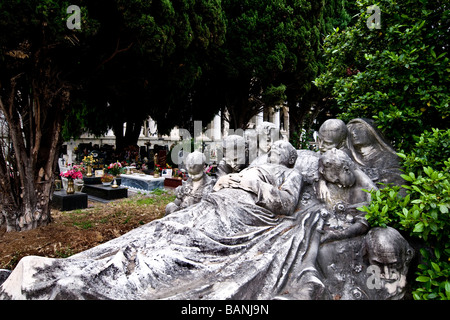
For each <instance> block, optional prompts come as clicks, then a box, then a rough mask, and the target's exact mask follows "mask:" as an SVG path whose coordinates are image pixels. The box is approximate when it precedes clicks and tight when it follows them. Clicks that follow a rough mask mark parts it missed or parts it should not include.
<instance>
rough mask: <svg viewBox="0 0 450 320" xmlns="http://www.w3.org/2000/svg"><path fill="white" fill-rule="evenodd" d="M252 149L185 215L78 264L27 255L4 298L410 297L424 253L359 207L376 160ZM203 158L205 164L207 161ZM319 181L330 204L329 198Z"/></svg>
mask: <svg viewBox="0 0 450 320" xmlns="http://www.w3.org/2000/svg"><path fill="white" fill-rule="evenodd" d="M355 122H357V121H355ZM355 122H353V123H355ZM363 126H365V125H364V124H363ZM364 128H365V127H364ZM349 129H350V132H352V126H349ZM366 130H367V128H366ZM351 134H353V133H351ZM229 138H230V137H229ZM230 140H232V141H233V142H232V144H231V145H232V146H233V150H237V149H235V146H237V145H240V146H241V148H244V149H245V140H244V138H242V137H239V136H237V137H231V138H230ZM376 140H377V139H376V138H375V140H371V141H372V143H377V142H376ZM347 141H348V142H349V143H350V142H351V143H355V146H353V145H351V146H349V150H350V151H351V154H352V152H359V153H361V154H362V155H367V154H368V151H369V150H372V149H370V148H369V149H368V148H367V147H369V146H368V145H367V144H366V145H364V148H363V147H362V146H363V145H362V144H359V143H360V141H357V139H356V136H355V137H352V138H351V140H350V139H348V140H347ZM227 146H228V145H227ZM336 146H337V145H336ZM359 146H361V148H360V147H359ZM377 150H379V149H377ZM242 151H243V150H241V152H240V153H239V152H237V153H233V156H232V157H230V154H229V153H228V149H227V150H226V152H225V156H226V157H225V158H226V159H227V161H224V162H223V163H224V164H226V165H227V166H228V167H224V168H226V169H227V170H229V171H228V172H226V171H224V170H222V172H221V174H220V175H219V176H218V179H217V182H215V184H214V187H213V189H212V191H211V192H209V193H208V192H206V193H205V192H203V193H202V196H201V197H195V196H194V198H195V200H192V201H190V200H189V201H188V202H189V203H188V204H187V205H186V207H182V208H181V207H180V206H179V207H180V208H176V209H177V210H173V211H171V212H170V214H168V215H166V216H164V217H163V218H161V219H158V220H154V221H152V222H150V223H148V224H145V225H143V226H141V227H139V228H136V229H134V230H132V231H130V232H128V233H127V234H125V235H123V236H121V237H118V238H116V239H113V240H111V241H108V242H106V243H103V244H101V245H99V246H97V247H94V248H91V249H89V250H86V251H84V252H81V253H78V254H75V255H73V256H71V257H69V258H65V259H52V258H44V257H36V256H30V257H25V258H23V259H22V260H21V261H20V262H19V263H18V265H17V267H16V268H15V269H14V270H13V271H12V272H11V274H10V275H9V276H8V273H5V274H6V276H7V279H6V280H5V281H4V282H3V284H1V285H0V298H1V299H195V300H197V299H207V300H210V299H350V300H360V299H401V298H402V297H403V296H404V293H405V287H406V275H407V273H408V269H409V264H410V262H411V259H412V257H413V255H414V250H413V249H412V247H411V246H410V245H409V244H408V242H407V241H406V240H405V239H404V238H403V237H402V236H401V235H400V233H399V232H398V231H397V230H395V229H392V228H372V229H371V228H370V226H369V225H368V224H367V221H366V220H365V218H364V215H362V214H361V212H360V211H359V210H357V207H358V206H361V205H364V204H368V203H369V201H370V194H369V193H366V192H364V191H362V189H367V190H370V189H376V188H377V186H376V185H375V183H374V181H373V180H372V179H371V178H372V177H370V176H369V175H368V174H366V173H365V171H364V170H363V168H362V167H361V166H363V165H364V164H365V162H364V161H363V160H367V159H366V157H364V158H361V159H360V160H361V163H360V164H358V163H357V162H356V161H355V160H354V159H352V158H351V157H350V156H349V155H348V154H347V153H346V152H345V151H343V150H342V149H341V150H340V149H338V148H336V147H334V148H327V150H325V149H324V150H323V151H324V152H323V153H318V152H317V153H316V152H313V151H310V150H295V148H294V147H293V146H292V145H291V144H290V143H289V142H286V141H281V140H280V141H276V142H273V143H272V146H271V148H270V150H269V151H268V153H267V158H266V161H265V162H262V163H259V164H257V165H254V166H249V167H245V165H246V163H245V161H244V163H242V154H244V159H245V152H242ZM382 151H383V150H381V151H380V152H382ZM238 155H240V156H241V159H240V160H239V158H238ZM192 158H193V160H194V159H200V158H201V159H202V161H203V157H202V156H200V155H199V154H197V153H193V154H192ZM375 158H376V157H375ZM358 159H359V158H358ZM228 160H231V161H229V162H228ZM192 163H196V162H195V161H193V162H192ZM366 164H367V163H366ZM370 165H374V166H375V168H378V167H377V166H378V165H379V164H378V163H377V162H374V163H370ZM380 165H381V164H380ZM196 169H198V168H196V167H195V166H193V167H192V168H191V170H192V172H193V174H192V177H193V181H192V183H193V185H194V182H195V181H198V180H196V179H197V177H198V178H201V179H203V178H205V177H204V176H203V173H200V170H197V171H196ZM383 170H385V169H380V170H379V171H378V173H379V174H380V173H383V172H384V171H383ZM194 171H195V172H198V175H197V174H196V173H195V172H194ZM378 177H380V175H378ZM319 183H322V184H324V185H325V186H326V189H327V197H320V196H319V192H320V188H318V185H319ZM192 191H193V189H192ZM192 191H190V192H192ZM190 192H187V193H186V196H187V197H189V196H192V193H190ZM194 195H195V192H194ZM182 201H184V198H182V197H180V204H181V203H182ZM249 261H251V263H249Z"/></svg>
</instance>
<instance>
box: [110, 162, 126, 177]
mask: <svg viewBox="0 0 450 320" xmlns="http://www.w3.org/2000/svg"><path fill="white" fill-rule="evenodd" d="M106 170H107V171H108V173H111V174H112V175H113V176H117V175H118V174H120V173H121V172H122V164H121V163H120V162H115V163H111V164H110V165H109V166H108V167H107V169H106Z"/></svg>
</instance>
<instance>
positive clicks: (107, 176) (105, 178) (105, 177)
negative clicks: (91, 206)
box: [100, 173, 114, 186]
mask: <svg viewBox="0 0 450 320" xmlns="http://www.w3.org/2000/svg"><path fill="white" fill-rule="evenodd" d="M100 179H101V180H102V183H103V185H104V186H109V185H111V182H112V181H113V180H114V177H113V176H112V175H111V174H108V173H105V174H104V175H103V176H102V177H101V178H100Z"/></svg>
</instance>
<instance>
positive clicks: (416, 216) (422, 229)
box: [360, 130, 450, 300]
mask: <svg viewBox="0 0 450 320" xmlns="http://www.w3.org/2000/svg"><path fill="white" fill-rule="evenodd" d="M449 137H450V130H446V131H444V130H433V132H428V131H425V132H424V133H423V134H422V135H421V136H420V137H419V138H418V140H417V142H416V145H415V148H413V150H412V152H411V153H409V154H407V155H405V154H399V156H400V157H401V158H402V159H403V168H404V172H405V173H406V174H403V175H402V177H403V179H405V180H406V181H407V183H408V185H405V186H403V187H404V188H406V189H407V195H406V196H405V197H401V196H400V195H399V191H400V187H397V186H387V187H386V188H384V189H381V190H378V191H372V192H371V195H372V201H371V203H370V205H369V206H364V207H362V208H360V210H362V211H365V212H366V213H367V214H366V218H367V220H368V221H369V224H370V225H371V226H380V227H386V226H391V227H394V228H396V229H398V230H403V231H405V232H407V233H409V235H411V236H412V237H417V238H420V239H423V241H424V243H425V246H426V247H427V248H428V249H421V250H420V253H421V255H422V261H423V263H421V264H419V265H418V271H417V275H418V277H417V278H416V284H415V288H414V291H413V297H414V299H418V300H422V299H424V300H428V299H445V300H449V299H450V281H449V275H450V243H449V239H450V214H449V211H450V154H449V151H448V147H444V146H448V143H449Z"/></svg>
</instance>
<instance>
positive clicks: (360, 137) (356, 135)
mask: <svg viewBox="0 0 450 320" xmlns="http://www.w3.org/2000/svg"><path fill="white" fill-rule="evenodd" d="M348 129H349V138H350V142H351V143H352V144H353V145H354V146H360V147H365V146H368V145H370V144H372V143H373V140H374V139H373V136H372V134H371V133H370V132H368V130H366V128H365V127H364V125H362V124H360V123H354V124H352V125H349V128H348Z"/></svg>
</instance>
